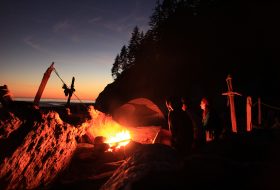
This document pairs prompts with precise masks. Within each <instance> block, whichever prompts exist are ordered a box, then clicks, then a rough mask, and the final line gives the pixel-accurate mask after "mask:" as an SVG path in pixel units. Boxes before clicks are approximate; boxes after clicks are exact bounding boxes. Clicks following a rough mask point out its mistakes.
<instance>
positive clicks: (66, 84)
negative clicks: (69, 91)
mask: <svg viewBox="0 0 280 190" xmlns="http://www.w3.org/2000/svg"><path fill="white" fill-rule="evenodd" d="M54 72H55V74H56V75H57V76H58V78H59V79H60V80H61V82H62V83H63V85H65V86H66V87H67V88H69V87H68V85H67V84H66V83H65V82H64V81H63V79H62V78H61V77H60V75H59V74H58V72H57V70H56V69H55V68H54ZM73 94H74V96H75V97H76V98H77V99H78V100H79V101H80V103H81V104H82V105H83V106H84V107H85V108H87V106H86V104H85V103H84V102H82V100H81V99H80V98H79V97H78V96H77V95H76V94H75V92H73Z"/></svg>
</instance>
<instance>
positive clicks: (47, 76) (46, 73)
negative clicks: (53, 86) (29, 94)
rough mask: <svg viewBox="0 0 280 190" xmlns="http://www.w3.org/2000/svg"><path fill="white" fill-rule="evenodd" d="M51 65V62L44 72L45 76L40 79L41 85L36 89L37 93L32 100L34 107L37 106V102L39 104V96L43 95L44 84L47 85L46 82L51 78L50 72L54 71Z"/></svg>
mask: <svg viewBox="0 0 280 190" xmlns="http://www.w3.org/2000/svg"><path fill="white" fill-rule="evenodd" d="M53 65H54V62H52V64H51V66H50V67H49V68H48V69H47V70H46V72H45V74H44V76H43V78H42V81H41V84H40V86H39V88H38V91H37V93H36V96H35V98H34V105H35V106H39V102H40V99H41V96H42V94H43V91H44V89H45V87H46V84H47V82H48V80H49V78H50V76H51V73H52V71H53V70H54V66H53Z"/></svg>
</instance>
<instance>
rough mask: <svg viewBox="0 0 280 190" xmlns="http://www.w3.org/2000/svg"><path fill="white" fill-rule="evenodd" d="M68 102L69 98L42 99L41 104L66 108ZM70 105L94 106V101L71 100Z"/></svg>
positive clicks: (26, 100)
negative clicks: (83, 104)
mask: <svg viewBox="0 0 280 190" xmlns="http://www.w3.org/2000/svg"><path fill="white" fill-rule="evenodd" d="M13 100H14V101H24V102H33V101H34V98H13ZM66 102H67V98H65V99H56V98H42V99H41V100H40V102H39V106H40V107H50V106H51V107H56V106H64V105H65V104H66ZM70 103H85V104H94V101H93V100H77V99H73V100H72V99H71V101H70ZM0 105H1V103H0Z"/></svg>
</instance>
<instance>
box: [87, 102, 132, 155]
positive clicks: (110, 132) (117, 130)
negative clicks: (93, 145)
mask: <svg viewBox="0 0 280 190" xmlns="http://www.w3.org/2000/svg"><path fill="white" fill-rule="evenodd" d="M89 113H90V115H91V117H92V119H93V121H94V123H93V126H92V127H91V128H90V129H89V132H90V133H91V134H93V136H94V137H96V136H103V137H105V138H106V141H105V143H107V144H109V146H110V149H109V151H113V149H119V148H120V147H122V146H125V145H127V144H128V143H129V141H130V139H131V136H130V133H129V131H128V130H127V129H126V128H125V127H123V126H121V125H120V124H119V123H117V122H116V121H114V120H113V118H112V117H111V116H109V115H106V114H104V113H102V112H100V111H98V110H95V109H94V107H91V108H90V109H89Z"/></svg>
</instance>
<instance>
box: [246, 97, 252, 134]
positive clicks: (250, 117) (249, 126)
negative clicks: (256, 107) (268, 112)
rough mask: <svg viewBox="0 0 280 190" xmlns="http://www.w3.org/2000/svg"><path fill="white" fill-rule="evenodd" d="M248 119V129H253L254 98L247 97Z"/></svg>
mask: <svg viewBox="0 0 280 190" xmlns="http://www.w3.org/2000/svg"><path fill="white" fill-rule="evenodd" d="M246 119H247V128H246V129H247V131H248V132H249V131H252V98H251V97H250V96H248V97H247V101H246Z"/></svg>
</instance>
